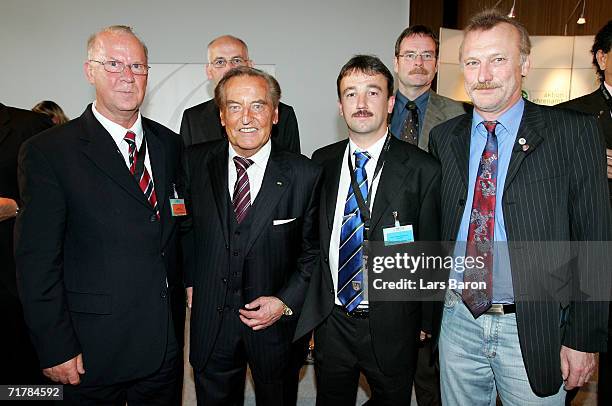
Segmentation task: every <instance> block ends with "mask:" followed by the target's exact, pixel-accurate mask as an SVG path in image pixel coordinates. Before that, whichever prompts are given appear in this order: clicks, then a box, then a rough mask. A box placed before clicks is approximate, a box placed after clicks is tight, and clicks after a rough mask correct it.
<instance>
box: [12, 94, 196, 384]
mask: <svg viewBox="0 0 612 406" xmlns="http://www.w3.org/2000/svg"><path fill="white" fill-rule="evenodd" d="M142 124H143V128H144V131H145V136H146V139H147V149H148V153H149V156H150V161H151V166H152V171H153V179H154V182H155V192H156V194H157V200H158V205H159V212H160V219H159V220H158V219H157V217H156V216H155V214H154V211H153V209H152V207H151V205H150V204H149V203H148V201H147V200H146V199H145V197H144V194H143V193H142V191H141V190H140V188H139V186H138V184H137V182H136V180H135V179H134V177H133V176H132V175H131V174H130V172H129V170H128V168H127V166H126V164H125V162H124V160H123V157H122V156H121V155H120V153H119V151H118V149H117V146H116V144H115V142H114V141H113V139H112V138H111V136H110V134H108V132H107V131H106V130H105V129H104V127H102V125H101V124H100V123H99V122H98V120H97V119H96V118H95V117H94V115H93V113H92V111H91V105H90V106H89V107H87V109H86V110H85V112H84V113H83V114H82V115H81V116H80V117H79V118H77V119H75V120H72V121H70V122H69V123H67V124H65V125H63V126H60V127H54V128H52V129H50V130H48V131H46V132H44V133H42V134H40V135H38V136H36V137H34V138H32V139H30V140H29V141H28V142H26V143H25V144H24V145H23V147H22V149H21V152H20V156H19V184H20V187H21V192H22V201H23V206H22V210H21V211H20V213H19V216H18V218H17V222H16V226H15V257H16V263H17V284H18V288H19V294H20V297H21V300H22V303H23V308H24V314H25V319H26V323H27V325H28V327H29V329H30V333H31V337H32V341H33V344H34V346H35V348H36V350H37V352H38V355H39V358H40V362H41V367H42V368H47V367H51V366H54V365H58V364H61V363H63V362H65V361H67V360H69V359H70V358H73V357H74V356H76V355H77V354H78V353H81V352H82V353H83V362H84V368H85V370H86V371H87V372H86V373H85V374H84V375H82V377H81V379H82V382H83V384H94V385H108V384H113V383H116V382H123V381H127V380H132V379H136V378H139V377H142V376H145V375H148V374H151V373H153V372H154V371H155V370H157V369H158V368H159V367H160V366H161V364H162V361H163V359H164V355H165V351H166V342H167V339H168V336H169V334H174V331H172V328H173V326H172V325H171V324H170V321H171V313H170V308H171V305H170V303H169V301H170V300H171V299H177V300H178V301H179V302H180V301H182V296H181V295H182V292H183V285H182V276H181V275H180V274H179V273H178V268H177V266H176V264H177V246H178V245H177V243H178V239H177V238H176V234H177V231H176V228H177V227H176V225H175V223H176V221H175V219H174V218H173V217H171V215H170V209H169V200H168V199H169V198H170V197H171V195H172V192H173V191H172V185H173V184H174V183H176V182H177V179H178V177H179V175H180V173H181V163H180V157H181V151H182V143H181V140H180V138H179V136H178V135H177V134H175V133H173V132H171V131H170V130H168V129H167V128H165V127H163V126H162V125H160V124H157V123H155V122H154V121H151V120H148V119H146V118H144V117H143V119H142ZM166 281H167V284H168V286H167V284H166ZM180 308H182V309H184V302H183V303H182V304H181V306H180ZM181 328H182V326H181Z"/></svg>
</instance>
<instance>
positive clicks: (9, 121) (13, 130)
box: [0, 103, 53, 297]
mask: <svg viewBox="0 0 612 406" xmlns="http://www.w3.org/2000/svg"><path fill="white" fill-rule="evenodd" d="M52 125H53V123H51V121H49V120H48V119H47V118H46V117H45V116H43V115H42V114H38V113H34V112H33V111H29V110H22V109H16V108H14V107H8V106H5V105H4V104H2V103H0V197H6V198H9V199H13V200H15V201H17V205H19V206H21V203H20V199H19V189H18V187H17V155H18V153H19V148H20V147H21V144H23V143H24V142H25V141H26V140H27V139H28V138H30V137H32V136H33V135H35V134H38V133H39V132H41V131H43V130H46V129H47V128H49V127H51V126H52ZM14 225H15V219H8V220H5V221H2V222H0V263H1V264H2V270H1V271H0V292H3V293H4V292H8V293H10V294H11V295H12V296H14V297H17V286H16V285H15V260H14V258H13V226H14Z"/></svg>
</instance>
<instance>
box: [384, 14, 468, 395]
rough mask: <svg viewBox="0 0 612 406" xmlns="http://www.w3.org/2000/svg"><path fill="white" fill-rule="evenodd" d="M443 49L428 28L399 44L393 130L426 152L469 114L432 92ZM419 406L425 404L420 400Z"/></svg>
mask: <svg viewBox="0 0 612 406" xmlns="http://www.w3.org/2000/svg"><path fill="white" fill-rule="evenodd" d="M439 49H440V42H439V41H438V37H437V36H436V34H435V33H434V32H433V31H432V30H431V28H429V27H426V26H424V25H413V26H411V27H408V28H406V29H405V30H404V31H402V33H401V34H400V35H399V37H398V38H397V41H395V58H394V59H393V70H394V71H395V74H396V75H397V79H398V89H397V92H396V93H395V105H394V106H393V112H392V114H391V122H390V129H391V132H392V133H393V135H395V136H396V137H397V138H399V139H400V140H403V141H407V142H410V143H413V144H416V145H418V146H419V148H421V149H422V150H425V151H427V148H428V144H429V132H430V131H431V129H432V128H434V127H435V126H436V125H438V124H440V123H443V122H445V121H446V120H449V119H451V118H453V117H457V116H459V115H461V114H464V113H466V112H467V110H466V104H464V103H461V102H458V101H455V100H452V99H449V98H448V97H444V96H440V95H439V94H437V93H436V92H434V91H433V90H432V89H431V84H432V82H433V80H434V77H435V76H436V73H437V72H438V51H439ZM417 396H418V392H417ZM431 396H435V395H433V394H432V395H427V398H429V399H430V400H428V401H426V402H427V404H431V403H432V402H433V403H434V404H437V403H439V396H438V397H437V398H438V399H437V400H436V399H431ZM421 399H423V400H424V399H425V398H423V397H421ZM419 404H425V403H423V402H422V401H419Z"/></svg>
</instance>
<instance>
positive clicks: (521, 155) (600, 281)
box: [429, 10, 612, 406]
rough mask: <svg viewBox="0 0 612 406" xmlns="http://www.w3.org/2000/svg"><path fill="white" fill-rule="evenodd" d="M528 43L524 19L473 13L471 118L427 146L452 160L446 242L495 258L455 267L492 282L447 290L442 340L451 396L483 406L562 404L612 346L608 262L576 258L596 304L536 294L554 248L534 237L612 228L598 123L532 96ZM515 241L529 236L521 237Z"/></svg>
mask: <svg viewBox="0 0 612 406" xmlns="http://www.w3.org/2000/svg"><path fill="white" fill-rule="evenodd" d="M530 51H531V42H530V39H529V33H528V32H527V31H526V29H525V28H524V27H523V26H522V25H521V24H520V23H519V22H518V21H516V20H515V19H512V18H509V17H506V16H504V15H502V14H500V13H499V12H497V11H490V10H489V11H484V12H482V13H479V14H478V15H476V16H474V17H473V18H472V19H471V21H470V22H469V24H468V26H467V27H466V28H465V31H464V38H463V43H462V46H461V48H460V52H459V60H460V63H461V67H462V70H463V76H464V80H465V89H466V91H467V93H468V95H469V96H470V99H471V100H472V102H473V103H474V111H473V114H465V115H462V116H459V117H456V118H454V119H452V120H449V121H447V122H445V123H443V124H441V125H439V126H437V127H436V128H434V129H433V130H432V132H431V137H430V144H429V151H430V153H431V154H432V155H434V156H435V157H436V158H438V159H439V161H440V163H441V165H442V186H441V190H442V200H441V201H442V219H443V221H442V239H443V240H444V241H455V240H456V241H458V242H459V241H463V242H464V244H463V249H461V248H456V253H457V254H459V255H468V256H471V257H477V258H478V257H480V258H481V260H482V261H483V262H482V264H483V266H482V267H480V268H481V269H477V270H475V272H472V271H465V272H464V273H463V274H458V273H455V274H454V275H453V277H454V278H457V279H459V280H461V281H463V282H471V283H478V284H484V285H485V287H484V288H481V289H475V288H473V285H471V286H470V287H469V288H465V289H457V290H449V291H447V293H446V301H445V304H444V312H443V319H442V328H441V331H440V339H439V348H440V370H441V389H442V402H443V404H446V405H482V406H485V405H490V404H492V403H495V399H496V396H497V395H499V397H500V398H501V401H502V403H503V404H504V405H516V406H519V405H521V406H523V405H563V404H564V401H565V390H564V389H566V390H569V389H572V388H574V387H579V386H582V385H583V384H584V383H585V382H587V381H588V380H589V377H590V376H591V374H592V373H593V371H594V368H595V354H594V353H596V352H599V351H605V349H606V339H607V334H606V328H607V320H608V306H607V303H606V302H602V301H599V302H598V301H595V300H602V297H604V295H606V296H607V295H608V293H609V289H610V287H609V282H610V281H609V275H607V272H605V271H606V268H605V266H603V265H601V264H599V266H597V267H595V268H597V269H596V270H597V271H600V272H599V275H593V274H587V273H586V272H585V273H581V274H576V273H575V271H576V270H579V271H583V272H584V271H585V269H587V272H588V270H589V269H590V267H588V266H585V267H582V268H578V267H580V266H581V265H582V264H584V263H585V258H586V257H581V256H580V257H577V258H575V261H569V260H568V261H567V263H568V264H570V265H568V266H567V269H566V271H567V272H568V274H569V273H570V272H571V274H570V276H571V277H572V279H573V280H572V282H579V283H580V288H581V289H583V288H585V287H588V286H590V285H596V286H598V287H599V288H600V289H601V291H600V294H601V295H602V296H601V297H599V298H598V299H597V298H594V300H593V301H591V302H585V301H584V300H580V299H579V298H578V297H575V296H574V295H572V296H569V297H568V296H565V295H564V296H562V297H558V296H557V294H558V292H557V291H549V290H544V289H541V290H540V289H538V290H537V291H536V292H533V291H532V290H531V289H532V287H533V285H534V284H535V285H536V287H539V286H541V285H538V284H537V282H540V281H544V282H546V280H547V279H546V277H547V275H548V272H549V269H547V268H546V265H547V263H546V261H547V260H548V258H541V257H543V256H547V255H546V254H547V252H544V251H539V252H536V251H532V248H531V247H533V246H540V247H541V246H543V245H544V243H540V244H537V243H539V242H547V245H546V246H547V247H553V248H554V245H553V244H552V243H550V242H559V241H563V242H575V241H580V242H583V245H586V244H584V241H588V242H589V245H592V244H593V243H592V241H609V240H610V238H611V232H612V225H611V216H610V205H609V202H608V190H607V179H606V156H605V147H604V145H603V141H602V140H601V139H600V137H599V136H598V134H597V122H596V120H595V119H594V118H593V117H589V116H587V115H583V114H580V113H576V112H572V111H568V110H562V109H559V108H555V107H547V106H539V105H536V104H533V103H531V102H529V101H527V100H525V99H523V98H522V97H521V84H522V78H523V77H524V76H526V75H527V74H528V72H529V67H530V56H529V55H530ZM578 135H579V136H578ZM517 241H518V242H521V241H529V242H530V243H529V244H516V243H514V244H512V245H509V243H511V242H517ZM534 241H535V242H536V243H533V242H534ZM504 242H508V243H504ZM494 243H496V244H494ZM458 245H459V244H458ZM466 245H467V247H466ZM506 245H509V247H506ZM576 245H577V244H573V246H574V247H575V246H576ZM521 246H522V247H521ZM556 246H558V245H556ZM513 247H514V248H513ZM506 248H510V249H509V250H507V251H506ZM518 249H521V250H520V251H518ZM457 250H461V251H462V252H461V253H458V252H457ZM504 252H505V253H506V255H503V254H504ZM532 252H533V253H539V254H540V257H536V256H535V255H530V253H532ZM562 254H563V255H564V254H565V253H559V252H555V253H554V255H550V256H551V257H554V258H550V259H551V260H553V261H554V260H556V259H561V258H560V255H562ZM554 276H555V277H556V276H557V275H554ZM542 278H543V279H542ZM534 282H536V283H534ZM562 283H567V282H566V281H565V280H564V281H563V282H562ZM477 286H480V285H477ZM544 287H548V286H544ZM534 293H535V294H534ZM526 294H532V296H531V297H530V296H526Z"/></svg>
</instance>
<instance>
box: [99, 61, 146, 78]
mask: <svg viewBox="0 0 612 406" xmlns="http://www.w3.org/2000/svg"><path fill="white" fill-rule="evenodd" d="M89 62H96V63H99V64H100V65H102V66H104V70H105V71H107V72H110V73H121V72H123V70H124V69H125V67H126V66H129V67H130V70H131V71H132V73H133V74H134V75H146V74H148V73H149V68H150V66H148V65H145V64H144V63H132V64H129V65H126V64H124V63H123V62H119V61H112V60H111V61H106V62H102V61H96V60H95V59H90V60H89Z"/></svg>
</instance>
